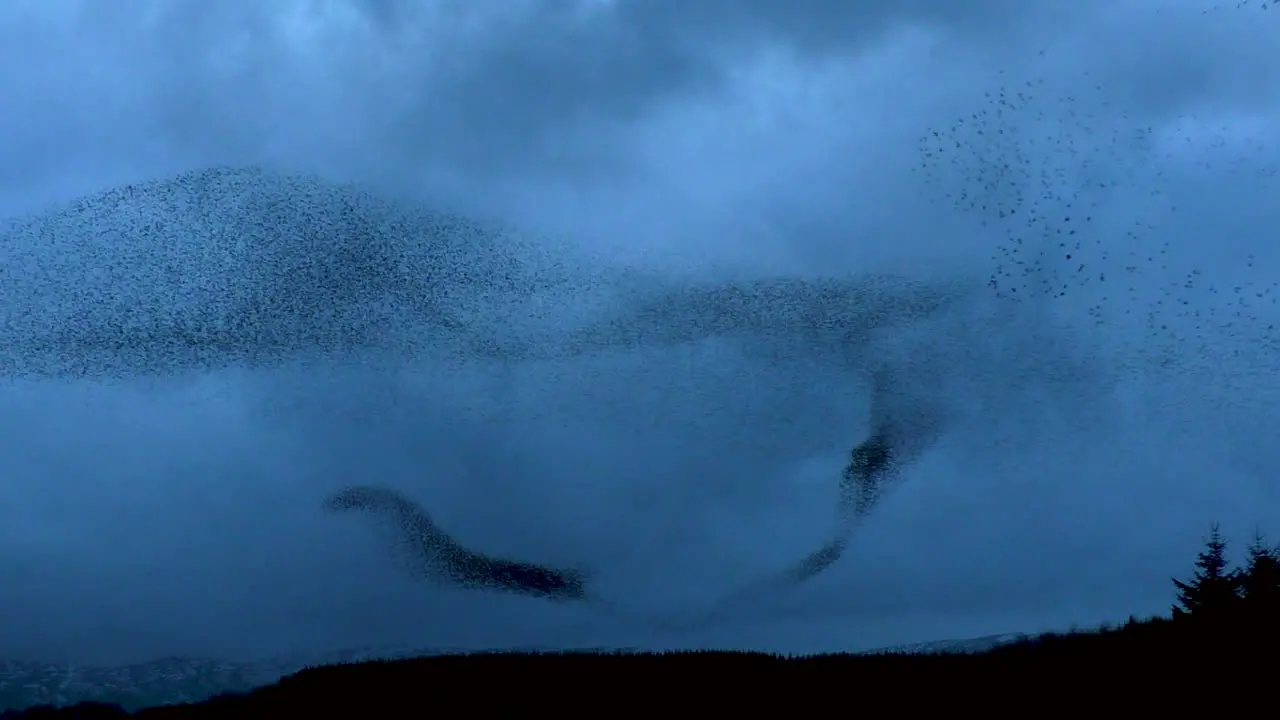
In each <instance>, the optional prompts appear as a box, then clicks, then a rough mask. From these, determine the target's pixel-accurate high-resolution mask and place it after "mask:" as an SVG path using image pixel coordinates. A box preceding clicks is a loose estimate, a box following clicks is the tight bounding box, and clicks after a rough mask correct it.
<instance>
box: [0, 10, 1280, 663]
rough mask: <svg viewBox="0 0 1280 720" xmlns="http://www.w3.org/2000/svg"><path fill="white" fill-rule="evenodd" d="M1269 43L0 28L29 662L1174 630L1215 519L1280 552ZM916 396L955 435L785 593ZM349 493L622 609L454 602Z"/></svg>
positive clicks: (1044, 23)
mask: <svg viewBox="0 0 1280 720" xmlns="http://www.w3.org/2000/svg"><path fill="white" fill-rule="evenodd" d="M1276 21H1277V17H1276V16H1275V10H1274V9H1267V6H1264V5H1263V4H1261V3H1256V2H1254V3H1250V2H1245V3H1239V4H1237V3H1229V4H1226V5H1222V6H1219V5H1214V4H1212V3H1203V4H1201V3H1198V2H1191V3H1183V4H1180V5H1179V6H1178V7H1177V8H1171V7H1168V6H1167V4H1165V3H1154V2H1141V1H1134V2H1125V3H1118V4H1117V3H1101V2H1079V1H1077V2H1070V3H1068V2H1041V3H1009V2H980V3H969V4H966V5H965V8H964V9H963V10H961V9H959V8H958V7H952V5H951V4H946V3H939V4H936V5H935V4H926V3H859V4H856V5H855V4H851V3H835V2H821V1H819V0H814V1H812V2H792V3H774V2H768V1H761V2H751V3H727V2H702V3H675V2H665V1H663V0H654V1H650V2H638V1H634V0H610V1H605V2H587V1H584V2H570V3H552V2H537V1H535V2H526V3H522V4H515V5H507V4H504V5H503V6H502V8H501V9H499V8H497V6H496V5H495V6H493V7H489V6H487V5H483V6H482V5H479V4H476V3H454V2H433V3H426V4H421V3H407V2H406V3H399V2H356V1H355V0H349V1H346V2H337V1H334V2H324V3H308V2H291V3H275V4H269V5H268V4H262V3H251V2H247V1H246V2H224V3H219V4H217V5H216V6H209V5H208V4H207V3H194V2H168V3H159V2H141V1H136V2H129V3H124V4H123V5H120V6H119V7H115V8H113V9H112V10H111V11H110V12H108V11H107V10H105V9H103V8H99V7H98V6H97V5H96V4H93V3H80V2H71V1H70V0H65V1H59V2H46V3H40V4H10V5H7V6H5V7H4V8H3V10H0V34H2V37H0V57H2V58H3V59H4V60H5V63H4V65H5V67H6V68H9V70H7V71H5V72H4V73H3V74H0V96H3V97H5V98H7V102H6V108H7V111H6V113H5V115H4V117H3V119H0V157H4V158H5V162H4V163H3V167H0V187H2V188H3V193H0V214H2V215H4V216H6V217H8V218H10V219H9V220H7V221H5V224H4V226H3V230H0V248H2V249H0V298H2V299H3V302H4V305H3V307H4V316H3V317H4V324H3V337H4V338H5V344H4V349H3V351H2V352H0V369H2V372H0V427H2V428H3V432H0V471H2V475H0V477H2V478H3V481H2V482H0V618H2V619H0V657H4V658H6V659H38V660H50V661H59V662H86V663H87V662H104V663H115V662H129V661H139V660H148V659H153V658H156V657H161V656H166V655H200V656H214V657H227V658H253V657H260V656H266V655H273V654H279V653H290V652H297V651H311V650H323V649H335V648H346V647H356V646H392V645H394V646H431V647H449V648H493V647H526V646H541V647H585V646H601V645H606V646H629V647H651V648H676V647H711V646H715V647H736V648H758V649H766V650H779V651H785V652H813V651H820V650H856V649H864V648H871V647H877V646H881V645H888V644H896V643H907V642H914V641H923V640H931V639H938V638H946V637H965V636H975V635H982V634H988V633H995V632H1008V631H1034V630H1038V629H1049V628H1061V627H1065V626H1067V625H1070V624H1081V625H1087V624H1092V623H1098V622H1102V621H1109V620H1110V621H1114V620H1121V619H1124V618H1126V617H1128V616H1129V615H1130V614H1131V613H1133V614H1144V613H1154V612H1162V611H1164V610H1166V609H1167V607H1168V605H1169V603H1170V601H1171V598H1170V595H1169V586H1170V583H1169V582H1168V580H1169V577H1170V576H1171V575H1176V574H1181V573H1183V572H1185V571H1186V570H1187V565H1188V564H1189V562H1190V559H1191V558H1192V557H1193V555H1194V552H1195V550H1196V548H1197V546H1198V544H1199V542H1200V537H1201V535H1203V534H1204V533H1205V532H1206V531H1207V529H1208V527H1209V525H1210V523H1212V522H1215V521H1216V522H1220V523H1221V524H1222V528H1223V530H1224V532H1225V533H1226V534H1227V535H1229V536H1231V537H1237V538H1243V537H1245V536H1247V535H1250V534H1252V533H1253V532H1254V531H1255V529H1256V530H1261V531H1264V532H1270V533H1272V534H1273V535H1274V534H1276V533H1280V512H1278V511H1277V510H1276V508H1277V504H1276V499H1277V491H1280V484H1278V483H1277V480H1276V477H1277V471H1278V470H1280V454H1278V453H1277V452H1276V451H1275V450H1274V449H1273V445H1274V443H1272V442H1271V441H1270V437H1269V435H1268V428H1270V427H1274V426H1275V421H1276V420H1277V419H1278V418H1277V417H1276V415H1277V413H1276V410H1275V407H1276V403H1275V402H1274V398H1276V397H1277V396H1278V395H1280V383H1278V382H1277V381H1276V380H1275V378H1276V377H1278V376H1277V374H1276V372H1275V371H1276V369H1277V368H1276V364H1277V363H1276V361H1275V357H1276V354H1275V351H1276V348H1277V347H1278V346H1277V344H1276V340H1277V336H1276V332H1275V330H1274V326H1275V323H1276V322H1277V320H1280V312H1277V311H1276V308H1275V304H1274V303H1275V300H1274V298H1275V294H1276V290H1275V286H1274V281H1273V278H1274V273H1275V268H1276V267H1277V262H1278V260H1277V257H1276V253H1275V251H1274V250H1273V249H1272V247H1273V244H1274V243H1271V242H1270V241H1271V240H1272V239H1273V237H1272V236H1273V235H1274V228H1275V227H1277V220H1278V219H1280V217H1277V216H1278V215H1280V210H1277V209H1276V205H1275V203H1274V202H1273V201H1272V198H1274V197H1275V191H1276V189H1277V183H1278V182H1280V178H1278V176H1277V168H1278V167H1280V146H1277V141H1276V138H1275V131H1274V127H1275V126H1276V120H1277V114H1278V112H1280V94H1278V93H1277V92H1276V90H1275V88H1278V87H1280V82H1277V79H1278V76H1280V59H1277V57H1276V55H1275V53H1274V52H1270V50H1271V49H1272V46H1273V43H1272V42H1271V39H1272V38H1273V37H1274V31H1275V29H1276V28H1275V27H1273V25H1274V22H1276ZM878 377H890V378H892V388H893V393H891V394H890V395H888V396H877V395H876V387H877V386H876V384H875V382H876V378H878ZM876 397H880V400H879V401H877V400H876ZM877 402H879V403H880V404H879V405H877ZM886 402H887V403H890V407H891V412H893V413H896V414H895V417H909V418H918V417H927V418H931V419H936V420H937V422H936V423H934V425H932V426H931V427H936V428H937V432H936V433H934V434H929V436H928V438H927V440H924V441H921V442H920V443H919V444H918V446H916V447H912V448H910V452H909V453H906V454H905V455H906V459H905V460H904V462H903V463H902V466H901V467H900V468H898V475H897V478H896V480H895V482H894V484H893V486H892V487H890V488H888V489H887V491H886V492H885V493H884V496H883V497H882V498H881V499H880V500H879V502H878V503H877V504H876V505H875V507H874V509H873V511H872V512H870V513H868V514H867V515H866V516H865V517H862V518H860V519H859V520H858V522H857V523H856V524H855V525H853V526H851V527H850V528H849V539H848V543H847V547H846V548H845V549H844V552H843V554H842V556H841V557H840V558H839V560H838V561H836V562H835V563H834V564H833V565H832V566H831V567H829V568H827V569H826V570H824V571H823V572H822V573H820V574H818V575H817V576H816V577H813V578H811V579H809V580H808V581H806V582H804V583H801V584H800V585H798V586H787V587H778V586H776V585H770V584H768V583H766V584H764V585H762V584H761V582H762V579H768V578H773V577H776V576H777V574H778V573H780V572H783V571H785V570H786V568H788V567H790V566H792V565H793V564H794V563H795V562H796V561H797V560H799V559H800V558H803V557H805V556H806V555H808V554H809V553H811V552H813V551H815V550H817V549H818V548H820V547H822V546H823V545H824V543H827V542H829V541H830V540H831V538H832V537H833V536H835V535H837V534H838V533H840V532H841V528H842V527H843V526H842V522H843V520H842V519H841V517H840V513H839V512H838V505H839V502H840V493H841V488H840V477H841V472H842V469H843V468H844V467H845V465H846V464H847V463H848V462H849V456H850V451H851V450H852V449H853V448H854V447H855V446H856V445H858V443H860V442H862V441H864V440H865V439H866V438H867V437H868V436H869V435H870V434H871V433H873V432H874V430H875V426H876V422H877V421H876V418H875V415H876V413H877V412H879V410H877V408H883V407H885V405H884V403H886ZM353 486H377V487H386V488H392V489H394V490H396V491H397V492H399V493H401V494H402V495H403V496H405V497H407V498H410V499H412V500H413V501H414V502H415V503H418V504H420V505H421V507H422V508H425V509H426V510H427V511H429V513H430V515H431V518H432V520H433V522H434V523H435V524H436V525H438V526H439V527H440V528H441V529H443V530H444V531H445V532H447V533H448V535H449V537H451V538H452V539H454V540H456V541H457V542H458V543H460V544H462V545H465V546H466V547H467V548H469V549H470V550H472V551H474V552H476V553H483V554H487V555H492V556H494V557H502V558H510V559H512V560H516V561H520V562H525V563H531V564H537V565H541V566H546V567H554V568H577V569H581V570H582V571H583V572H584V573H587V574H588V576H589V578H590V580H589V583H588V588H589V590H590V592H591V594H592V598H593V602H586V603H583V602H556V601H554V600H549V599H546V598H532V597H523V596H520V595H516V594H511V593H494V592H486V591H484V590H482V589H475V588H466V587H458V586H457V584H456V583H454V584H450V583H447V582H445V583H442V582H431V581H428V580H427V579H425V578H424V577H422V576H421V575H422V574H421V573H415V572H414V571H413V568H411V567H406V563H405V560H406V559H409V560H410V561H412V558H411V557H410V558H406V557H405V556H404V553H398V552H396V551H395V545H396V543H397V542H398V537H399V536H398V535H397V534H396V531H395V529H394V528H388V527H386V526H385V525H380V524H379V523H378V522H370V520H371V518H369V517H363V516H360V515H359V514H346V513H337V514H335V513H333V512H330V511H328V510H326V505H325V503H326V498H331V497H333V496H334V493H340V492H341V491H342V490H343V489H344V488H350V487H353ZM372 519H374V520H376V518H372ZM595 600H598V601H595Z"/></svg>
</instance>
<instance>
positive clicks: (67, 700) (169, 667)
mask: <svg viewBox="0 0 1280 720" xmlns="http://www.w3.org/2000/svg"><path fill="white" fill-rule="evenodd" d="M1022 637H1024V636H1023V635H1019V634H1003V635H988V636H985V637H980V638H970V639H966V640H941V641H937V642H927V643H914V644H911V645H897V646H892V647H886V648H878V649H876V650H870V651H867V652H869V653H875V652H911V653H916V652H982V651H983V650H987V649H989V648H992V647H995V646H997V645H1001V644H1003V643H1007V642H1012V641H1015V640H1018V639H1020V638H1022ZM510 649H511V650H512V651H522V650H524V651H530V652H537V651H539V650H548V648H536V647H529V648H510ZM556 650H557V651H561V652H563V651H564V650H563V649H560V648H556ZM464 652H472V651H468V650H463V649H459V648H360V649H349V650H341V651H337V652H331V653H305V654H296V655H289V656H279V657H275V658H269V659H266V660H259V661H255V662H228V661H217V660H205V659H197V658H176V657H174V658H164V659H160V660H153V661H151V662H144V663H137V664H133V665H119V666H93V665H74V664H59V663H42V662H21V661H19V662H3V661H0V712H4V711H5V710H12V709H21V708H27V707H31V706H33V705H43V704H52V705H73V704H75V703H78V702H83V701H89V700H92V701H97V702H106V703H115V704H118V705H121V706H123V707H124V708H125V709H127V710H131V711H132V710H137V709H138V708H143V707H152V706H156V705H171V704H176V703H183V702H199V701H201V700H205V699H207V698H209V697H212V696H214V695H217V694H219V693H225V692H243V691H247V690H252V689H253V688H255V687H259V686H262V685H267V684H270V683H273V682H275V681H277V680H279V679H280V678H282V677H284V676H285V675H289V674H291V673H294V672H297V671H299V670H301V669H303V668H305V667H309V666H314V665H332V664H336V663H348V662H361V661H364V660H373V659H384V658H398V657H421V656H423V655H446V654H451V653H464ZM569 652H642V650H641V649H640V648H573V649H572V650H569Z"/></svg>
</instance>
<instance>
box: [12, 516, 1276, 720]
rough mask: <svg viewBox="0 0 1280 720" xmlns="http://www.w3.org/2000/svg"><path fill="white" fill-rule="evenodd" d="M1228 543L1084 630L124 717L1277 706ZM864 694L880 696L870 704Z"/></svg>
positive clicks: (1255, 554)
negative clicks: (1116, 615) (1166, 589)
mask: <svg viewBox="0 0 1280 720" xmlns="http://www.w3.org/2000/svg"><path fill="white" fill-rule="evenodd" d="M1228 550H1229V548H1228V542H1227V540H1226V539H1225V538H1224V537H1223V535H1222V533H1221V531H1220V530H1219V528H1218V526H1217V525H1216V524H1215V525H1214V526H1212V528H1211V530H1210V533H1209V535H1208V536H1207V538H1206V540H1205V545H1204V548H1203V549H1202V550H1201V552H1200V553H1199V555H1198V556H1197V557H1196V559H1195V562H1194V569H1193V570H1192V571H1191V573H1190V574H1189V575H1187V576H1186V577H1183V578H1173V590H1174V602H1173V604H1172V605H1171V608H1170V613H1169V614H1168V615H1164V616H1154V617H1148V618H1145V619H1139V618H1137V617H1135V616H1130V617H1129V619H1128V620H1127V621H1125V622H1123V623H1120V624H1116V625H1111V626H1103V627H1100V628H1096V629H1093V630H1087V631H1073V632H1069V633H1048V634H1042V635H1037V636H1026V637H1023V638H1022V639H1020V640H1016V641H1013V642H1009V643H1006V644H1003V645H998V646H996V647H992V648H987V649H985V650H981V651H977V652H955V651H952V652H914V653H904V652H882V653H875V654H832V655H818V656H806V657H785V656H779V655H771V654H766V653H753V652H719V651H717V652H679V653H630V652H628V653H622V652H616V653H597V652H561V653H519V652H498V653H478V654H468V655H462V654H459V655H445V656H437V657H423V658H414V659H408V660H385V661H373V662H361V663H352V664H344V665H330V666H325V667H313V668H308V669H306V670H303V671H301V672H298V673H295V674H294V675H290V676H288V677H285V678H283V679H281V680H280V681H279V682H276V683H273V684H271V685H269V686H266V687H262V688H259V689H257V690H254V691H252V692H249V693H242V694H227V695H222V696H219V697H215V698H212V699H210V700H207V701H205V702H201V703H195V704H185V705H176V706H167V707H161V708H147V709H142V710H139V711H137V712H136V713H133V715H132V716H136V717H142V718H149V719H152V720H166V719H168V718H242V719H246V720H248V719H253V718H283V717H294V716H297V717H304V716H310V717H318V716H320V715H322V714H323V715H324V716H330V717H344V718H345V717H351V718H399V717H427V716H428V715H429V714H430V715H432V716H435V715H439V714H441V713H443V714H445V715H452V714H468V715H472V714H474V715H479V714H495V715H501V716H515V715H516V714H517V713H518V714H520V715H526V714H529V713H531V712H536V713H539V714H548V715H554V716H560V717H564V716H600V715H612V714H615V713H630V714H650V713H655V714H656V713H664V714H666V713H671V712H673V711H675V712H690V713H697V712H703V711H729V712H741V711H756V712H762V711H763V712H775V713H776V712H779V711H782V712H786V713H788V714H809V713H814V714H816V713H819V712H824V713H825V712H830V711H835V710H844V711H848V712H850V713H853V712H856V711H857V710H858V708H865V707H884V708H885V709H888V708H889V707H893V708H894V709H895V710H915V711H921V710H925V709H932V708H940V709H943V710H947V711H953V710H957V709H972V708H975V707H976V708H978V709H979V711H980V712H997V711H1001V710H1009V711H1016V712H1018V713H1019V714H1025V713H1026V712H1028V711H1035V710H1037V709H1045V710H1053V711H1058V710H1059V709H1061V708H1065V707H1066V706H1068V705H1070V704H1072V702H1073V701H1075V702H1085V703H1093V705H1092V706H1093V707H1114V703H1115V702H1116V701H1117V699H1118V698H1121V697H1127V698H1129V699H1130V700H1134V701H1139V702H1143V703H1146V704H1145V705H1141V706H1134V707H1146V708H1148V709H1155V708H1157V707H1166V708H1167V707H1172V708H1177V709H1180V710H1183V711H1187V712H1190V711H1191V710H1190V708H1191V707H1192V706H1191V705H1189V704H1188V703H1197V702H1213V703H1222V702H1224V701H1225V700H1224V698H1226V697H1227V696H1228V695H1230V694H1231V693H1236V692H1239V693H1242V694H1243V695H1245V696H1248V698H1247V699H1249V703H1250V707H1251V709H1252V710H1254V711H1257V712H1263V713H1268V711H1266V710H1265V708H1266V707H1272V708H1273V710H1272V711H1270V712H1274V708H1275V706H1276V704H1277V697H1278V695H1277V692H1276V691H1275V690H1274V688H1275V687H1277V686H1278V685H1277V684H1276V674H1277V670H1278V669H1280V664H1276V663H1275V662H1274V659H1275V657H1276V648H1277V647H1280V646H1277V644H1276V643H1277V641H1278V640H1280V632H1278V628H1280V546H1275V545H1269V544H1268V543H1267V540H1266V538H1265V537H1263V536H1262V535H1261V534H1257V535H1255V536H1254V538H1253V539H1252V541H1251V542H1250V544H1249V545H1248V546H1247V547H1246V550H1245V554H1244V558H1243V560H1244V561H1243V563H1241V564H1240V565H1239V566H1238V567H1237V566H1233V565H1232V563H1231V561H1230V558H1229V552H1228ZM765 702H767V703H769V704H768V705H762V703H765ZM872 702H875V703H880V704H879V705H873V706H868V705H867V703H872ZM1098 702H1104V703H1109V705H1105V706H1099V705H1096V703H1098ZM886 703H892V705H888V704H886ZM1028 703H1031V704H1030V705H1028ZM1184 705H1185V707H1184ZM1206 707H1208V706H1206ZM1211 707H1216V708H1219V709H1222V706H1221V705H1213V706H1211ZM129 716H131V715H130V713H127V712H125V711H124V710H123V709H121V708H120V707H118V706H113V705H105V704H95V703H81V704H79V705H76V706H71V707H64V708H53V707H38V708H30V709H28V710H26V711H25V712H16V711H9V712H3V713H0V720H11V719H13V718H53V717H57V718H64V717H65V718H73V717H74V718H99V717H102V718H108V717H129Z"/></svg>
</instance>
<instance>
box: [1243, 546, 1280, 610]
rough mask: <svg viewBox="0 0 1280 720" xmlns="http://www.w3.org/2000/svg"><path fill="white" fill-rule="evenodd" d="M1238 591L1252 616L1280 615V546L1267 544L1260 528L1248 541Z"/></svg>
mask: <svg viewBox="0 0 1280 720" xmlns="http://www.w3.org/2000/svg"><path fill="white" fill-rule="evenodd" d="M1240 592H1241V595H1242V596H1243V600H1244V605H1245V607H1246V608H1247V609H1248V610H1249V612H1250V614H1251V615H1252V616H1254V618H1255V619H1262V618H1263V617H1267V616H1280V548H1277V547H1275V546H1272V545H1268V544H1267V542H1266V538H1265V537H1264V536H1263V535H1262V533H1260V532H1259V533H1255V534H1254V536H1253V542H1251V543H1250V544H1249V549H1248V557H1247V559H1246V561H1245V567H1244V571H1243V572H1242V573H1240Z"/></svg>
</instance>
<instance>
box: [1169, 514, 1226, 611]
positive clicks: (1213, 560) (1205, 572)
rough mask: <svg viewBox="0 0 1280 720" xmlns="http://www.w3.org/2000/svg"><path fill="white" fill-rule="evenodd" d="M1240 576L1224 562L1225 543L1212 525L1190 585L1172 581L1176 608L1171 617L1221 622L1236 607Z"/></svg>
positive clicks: (1216, 526)
mask: <svg viewBox="0 0 1280 720" xmlns="http://www.w3.org/2000/svg"><path fill="white" fill-rule="evenodd" d="M1240 578H1241V575H1240V573H1238V572H1236V571H1234V570H1232V569H1231V568H1230V566H1229V564H1228V562H1227V541H1226V539H1225V538H1223V537H1222V533H1221V531H1220V530H1219V529H1218V524H1217V523H1214V524H1213V527H1212V529H1211V530H1210V531H1209V537H1208V538H1206V539H1205V549H1204V550H1202V551H1201V552H1200V554H1199V556H1198V557H1197V558H1196V571H1195V574H1194V575H1193V576H1192V579H1191V580H1190V581H1189V582H1183V581H1181V580H1178V579H1177V578H1174V580H1173V584H1174V586H1176V587H1177V588H1178V604H1177V605H1174V606H1173V616H1174V617H1175V618H1177V617H1185V616H1190V617H1194V618H1199V619H1209V618H1221V617H1223V616H1224V615H1226V614H1227V613H1230V612H1231V611H1232V610H1234V609H1237V608H1238V607H1239V601H1240Z"/></svg>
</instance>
